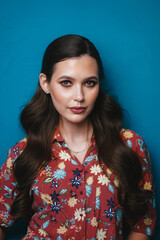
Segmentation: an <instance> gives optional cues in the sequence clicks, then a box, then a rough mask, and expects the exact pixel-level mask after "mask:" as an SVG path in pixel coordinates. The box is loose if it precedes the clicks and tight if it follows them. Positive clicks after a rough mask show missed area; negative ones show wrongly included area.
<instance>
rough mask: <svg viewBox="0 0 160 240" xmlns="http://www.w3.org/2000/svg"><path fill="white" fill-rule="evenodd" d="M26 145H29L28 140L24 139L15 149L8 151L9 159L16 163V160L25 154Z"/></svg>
mask: <svg viewBox="0 0 160 240" xmlns="http://www.w3.org/2000/svg"><path fill="white" fill-rule="evenodd" d="M26 145H27V139H26V138H24V139H22V140H21V141H19V142H18V143H16V144H15V145H14V146H13V147H11V148H10V149H9V150H8V153H7V158H8V159H10V160H13V162H14V160H16V159H17V157H18V156H19V155H20V154H21V153H22V152H23V150H24V149H25V147H26Z"/></svg>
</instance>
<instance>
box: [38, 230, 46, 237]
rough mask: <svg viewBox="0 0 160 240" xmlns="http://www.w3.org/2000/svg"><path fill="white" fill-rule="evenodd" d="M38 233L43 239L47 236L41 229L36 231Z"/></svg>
mask: <svg viewBox="0 0 160 240" xmlns="http://www.w3.org/2000/svg"><path fill="white" fill-rule="evenodd" d="M38 232H39V234H40V235H41V236H43V237H46V236H47V235H48V234H47V232H46V231H45V230H43V229H42V228H40V229H38Z"/></svg>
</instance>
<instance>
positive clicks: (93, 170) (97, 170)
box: [90, 164, 102, 175]
mask: <svg viewBox="0 0 160 240" xmlns="http://www.w3.org/2000/svg"><path fill="white" fill-rule="evenodd" d="M90 170H91V173H93V174H95V175H97V174H98V173H101V172H102V169H101V167H100V165H96V164H94V166H92V167H91V168H90Z"/></svg>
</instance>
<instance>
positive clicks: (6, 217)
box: [0, 140, 25, 228]
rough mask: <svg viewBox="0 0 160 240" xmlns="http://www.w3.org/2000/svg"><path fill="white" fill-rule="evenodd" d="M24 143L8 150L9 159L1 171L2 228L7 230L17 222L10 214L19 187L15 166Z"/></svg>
mask: <svg viewBox="0 0 160 240" xmlns="http://www.w3.org/2000/svg"><path fill="white" fill-rule="evenodd" d="M24 143H25V141H24V140H23V141H21V142H19V143H18V144H16V145H15V146H14V147H12V148H11V149H10V150H8V153H7V159H6V161H5V163H4V164H3V165H2V167H1V169H0V226H2V227H5V228H7V227H10V226H11V225H12V224H13V223H14V222H15V219H14V217H13V216H12V215H11V213H10V210H11V204H12V202H13V200H14V199H15V197H16V195H17V192H16V191H14V193H13V190H14V189H15V187H16V185H17V182H16V179H15V177H14V174H13V164H14V162H15V160H16V159H17V157H18V156H19V154H20V152H21V151H22V146H23V145H24ZM12 195H13V196H12Z"/></svg>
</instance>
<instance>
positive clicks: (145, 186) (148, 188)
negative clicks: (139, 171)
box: [143, 182, 152, 190]
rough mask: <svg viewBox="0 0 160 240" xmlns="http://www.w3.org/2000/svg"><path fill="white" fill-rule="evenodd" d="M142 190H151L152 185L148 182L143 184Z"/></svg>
mask: <svg viewBox="0 0 160 240" xmlns="http://www.w3.org/2000/svg"><path fill="white" fill-rule="evenodd" d="M143 188H144V189H145V190H151V189H152V185H151V183H150V182H145V184H144V186H143Z"/></svg>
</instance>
